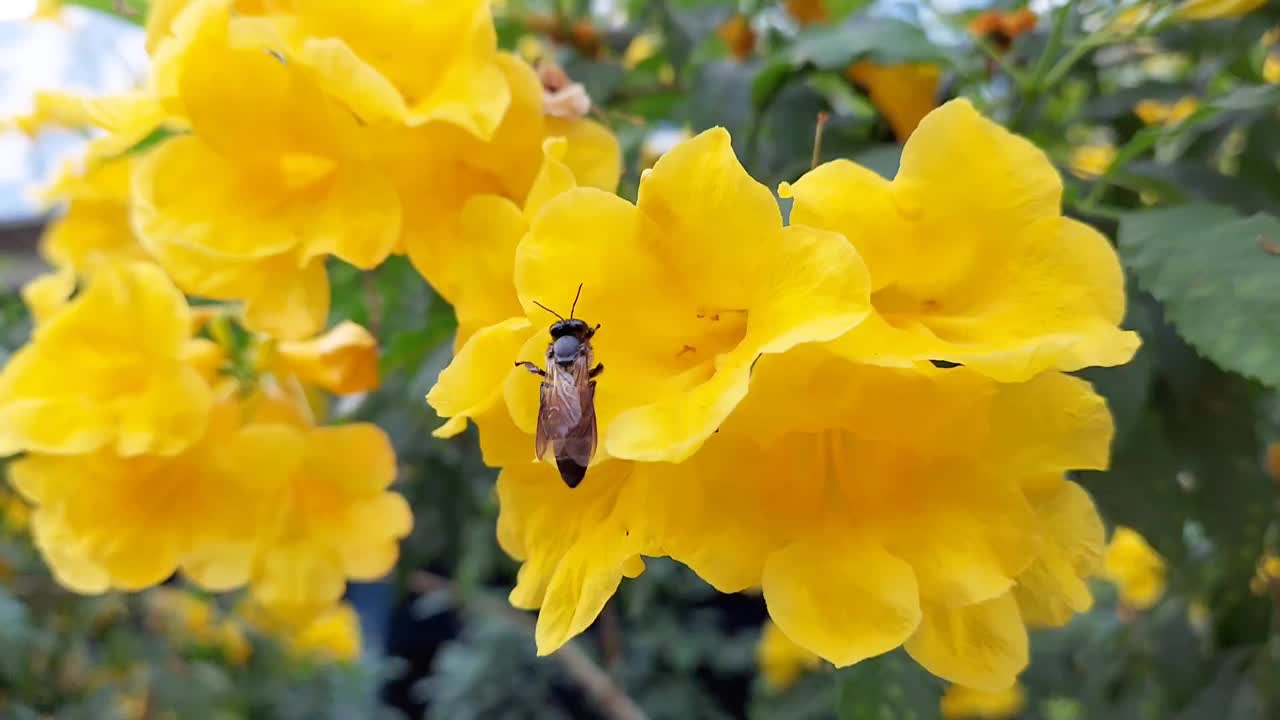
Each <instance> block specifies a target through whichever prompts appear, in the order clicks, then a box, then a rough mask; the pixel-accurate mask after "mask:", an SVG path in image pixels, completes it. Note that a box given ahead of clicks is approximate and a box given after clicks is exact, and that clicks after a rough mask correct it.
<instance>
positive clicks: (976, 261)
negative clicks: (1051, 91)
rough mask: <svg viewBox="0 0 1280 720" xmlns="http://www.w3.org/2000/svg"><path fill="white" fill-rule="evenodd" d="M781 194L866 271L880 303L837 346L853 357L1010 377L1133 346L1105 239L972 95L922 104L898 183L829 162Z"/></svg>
mask: <svg viewBox="0 0 1280 720" xmlns="http://www.w3.org/2000/svg"><path fill="white" fill-rule="evenodd" d="M958 177H965V178H968V180H967V181H966V182H963V183H958V182H956V180H955V179H956V178H958ZM782 191H783V192H784V193H787V194H791V195H793V196H794V197H795V205H794V206H793V208H792V211H791V222H792V223H795V224H800V225H810V226H813V227H818V228H823V229H825V230H831V231H835V232H839V233H843V234H844V236H845V237H846V238H848V240H849V242H850V243H852V244H853V246H854V247H855V248H857V250H858V253H859V254H860V255H861V256H862V258H863V259H864V260H865V261H866V264H867V267H868V269H869V270H870V274H871V289H872V291H873V294H872V298H871V300H872V304H873V305H874V308H875V312H873V313H872V315H871V316H870V317H869V318H868V319H867V321H866V322H864V323H862V324H861V325H859V326H858V327H857V328H856V329H854V330H853V332H851V333H849V334H848V335H846V336H844V337H843V338H841V339H840V341H839V342H838V343H837V347H838V351H839V352H841V353H843V354H845V355H846V356H847V357H849V358H851V359H856V360H859V361H862V362H871V363H876V364H881V365H886V366H893V367H909V366H911V365H912V364H918V363H925V362H928V361H932V360H945V361H949V362H953V363H961V364H963V365H965V366H967V367H969V368H971V369H974V370H977V371H979V372H981V373H983V374H985V375H988V376H990V377H992V378H995V379H996V380H1000V381H1002V382H1016V381H1022V380H1026V379H1028V378H1030V377H1032V376H1033V375H1035V374H1036V373H1039V372H1043V371H1045V370H1063V371H1071V370H1077V369H1079V368H1082V367H1089V366H1094V365H1102V366H1110V365H1119V364H1122V363H1125V362H1128V360H1129V359H1130V358H1131V357H1133V353H1134V352H1135V351H1136V349H1137V347H1138V344H1139V339H1138V336H1137V335H1136V334H1134V333H1132V332H1125V331H1122V330H1120V329H1119V327H1118V325H1119V323H1120V320H1121V318H1122V317H1123V316H1124V303H1125V297H1124V283H1123V275H1122V273H1121V270H1120V261H1119V259H1118V258H1117V257H1116V253H1115V250H1114V249H1113V248H1112V246H1111V243H1110V242H1108V241H1107V239H1106V238H1105V237H1103V236H1102V234H1101V233H1099V232H1098V231H1097V230H1094V229H1093V228H1091V227H1090V226H1088V225H1085V224H1084V223H1082V222H1079V221H1077V220H1073V219H1071V218H1067V217H1063V215H1062V180H1061V179H1060V178H1059V176H1058V173H1057V171H1056V170H1055V169H1054V167H1053V165H1052V164H1051V163H1050V162H1049V160H1048V158H1047V157H1046V156H1045V154H1044V153H1043V152H1042V151H1041V150H1040V149H1039V148H1037V147H1036V146H1035V145H1033V144H1031V143H1030V142H1029V141H1027V140H1025V139H1023V138H1021V137H1018V136H1016V135H1014V134H1012V133H1010V132H1009V131H1007V130H1005V129H1004V128H1003V127H1000V126H999V125H997V124H995V123H994V122H992V121H990V120H988V119H987V118H984V117H982V116H981V115H979V114H978V113H977V111H975V110H974V109H973V106H972V105H971V104H970V103H969V102H968V101H967V100H953V101H951V102H949V103H947V104H946V105H943V106H942V107H940V108H938V109H937V110H935V111H934V112H932V113H930V114H929V116H928V117H927V118H926V119H925V120H924V121H923V122H922V123H921V124H920V127H919V129H917V130H916V132H915V133H914V134H913V135H912V136H911V139H910V140H909V141H908V142H907V144H906V147H904V148H903V152H902V161H901V166H900V169H899V170H898V174H897V177H896V178H895V179H894V180H893V181H889V180H885V179H884V178H882V177H881V176H880V175H878V174H876V173H875V172H872V171H871V170H868V169H866V168H863V167H859V166H858V165H855V164H853V163H851V162H848V161H839V160H838V161H835V162H830V163H827V164H825V165H822V166H820V167H818V168H817V169H815V170H812V171H810V172H809V173H808V174H806V175H805V176H804V177H802V178H801V179H800V180H799V181H797V182H796V183H795V184H794V185H791V186H789V187H784V188H782ZM922 258H928V262H923V261H922V260H921V259H922Z"/></svg>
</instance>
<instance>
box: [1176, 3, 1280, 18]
mask: <svg viewBox="0 0 1280 720" xmlns="http://www.w3.org/2000/svg"><path fill="white" fill-rule="evenodd" d="M1266 4H1267V0H1185V2H1183V3H1182V4H1181V5H1179V6H1178V7H1177V9H1176V10H1175V11H1174V15H1175V16H1176V17H1178V18H1181V19H1183V20H1213V19H1216V18H1224V17H1239V16H1240V15H1247V14H1248V13H1251V12H1253V11H1254V10H1257V9H1258V8H1260V7H1262V6H1263V5H1266Z"/></svg>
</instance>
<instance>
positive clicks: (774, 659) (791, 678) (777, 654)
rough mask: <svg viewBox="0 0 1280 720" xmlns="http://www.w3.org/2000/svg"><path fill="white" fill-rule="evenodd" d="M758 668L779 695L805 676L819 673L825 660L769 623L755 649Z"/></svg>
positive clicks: (762, 631)
mask: <svg viewBox="0 0 1280 720" xmlns="http://www.w3.org/2000/svg"><path fill="white" fill-rule="evenodd" d="M756 664H757V665H759V666H760V672H761V674H762V675H764V680H765V684H766V685H768V686H769V689H770V690H773V691H774V692H780V691H782V690H786V689H787V688H789V687H791V686H792V685H793V684H795V681H796V680H798V679H800V676H801V675H803V674H804V673H806V672H808V671H810V670H814V669H817V667H818V666H819V665H821V664H822V658H820V657H818V656H817V655H814V654H813V653H811V652H809V651H808V650H805V649H804V648H802V647H800V646H799V645H797V644H795V643H794V642H792V640H791V638H789V637H787V636H786V635H784V634H783V633H782V631H781V630H779V629H778V626H777V625H775V624H773V622H772V621H769V620H766V621H765V623H764V627H763V628H762V629H761V631H760V644H759V645H757V646H756Z"/></svg>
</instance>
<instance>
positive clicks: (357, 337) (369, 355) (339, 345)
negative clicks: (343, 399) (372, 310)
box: [276, 321, 378, 395]
mask: <svg viewBox="0 0 1280 720" xmlns="http://www.w3.org/2000/svg"><path fill="white" fill-rule="evenodd" d="M276 357H277V358H278V362H279V363H280V364H281V365H282V366H283V368H284V369H285V371H286V372H289V373H292V374H295V375H297V376H298V377H299V378H300V379H301V380H303V381H304V382H308V383H311V384H314V385H319V386H320V387H322V388H324V389H325V390H328V391H329V392H332V393H336V394H338V395H346V394H350V393H357V392H366V391H369V390H373V389H375V388H377V387H378V341H377V340H376V339H375V338H374V337H373V335H370V334H369V331H368V330H366V329H364V328H363V327H361V326H359V325H357V324H355V323H353V322H350V321H343V322H341V323H339V324H337V325H335V326H334V327H333V328H332V329H331V330H329V332H327V333H325V334H324V335H319V336H317V337H314V338H311V339H309V340H292V341H290V340H286V341H284V342H281V343H279V344H278V345H277V346H276Z"/></svg>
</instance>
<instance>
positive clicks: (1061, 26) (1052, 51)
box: [1009, 3, 1071, 132]
mask: <svg viewBox="0 0 1280 720" xmlns="http://www.w3.org/2000/svg"><path fill="white" fill-rule="evenodd" d="M1070 12H1071V3H1063V5H1062V6H1061V7H1059V8H1058V10H1057V12H1056V13H1054V16H1053V28H1052V29H1051V30H1050V31H1049V40H1048V41H1047V42H1046V43H1045V46H1044V51H1043V52H1041V53H1040V57H1039V58H1037V59H1036V64H1035V66H1034V67H1033V68H1031V75H1030V76H1028V77H1026V78H1025V80H1024V82H1023V83H1021V84H1020V85H1019V87H1021V88H1022V97H1021V98H1020V99H1019V101H1018V109H1017V110H1015V111H1014V113H1013V117H1012V118H1011V119H1010V120H1009V128H1010V129H1012V130H1013V131H1014V132H1018V131H1019V130H1021V128H1022V126H1023V125H1024V124H1025V123H1026V121H1027V118H1028V117H1029V116H1030V114H1031V110H1032V108H1034V107H1035V106H1036V104H1037V102H1038V101H1039V99H1040V95H1041V94H1043V92H1044V90H1046V89H1047V87H1048V86H1047V85H1046V84H1045V82H1044V76H1045V73H1046V72H1048V68H1049V62H1050V61H1051V60H1052V58H1053V56H1055V55H1057V54H1058V49H1059V48H1060V47H1062V38H1063V36H1064V35H1065V34H1066V32H1067V16H1068V13H1070Z"/></svg>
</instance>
